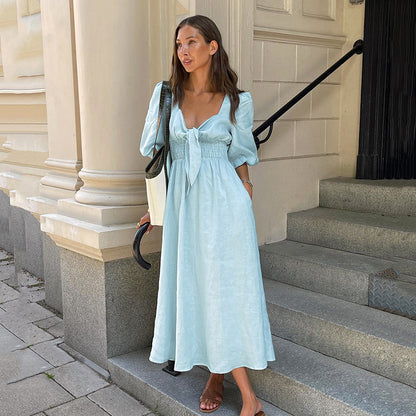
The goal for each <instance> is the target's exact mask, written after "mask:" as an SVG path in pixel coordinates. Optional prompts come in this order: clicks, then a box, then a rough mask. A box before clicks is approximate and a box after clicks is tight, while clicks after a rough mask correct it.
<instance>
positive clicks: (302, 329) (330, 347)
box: [263, 279, 416, 387]
mask: <svg viewBox="0 0 416 416" xmlns="http://www.w3.org/2000/svg"><path fill="white" fill-rule="evenodd" d="M263 284H264V291H265V294H266V301H267V310H268V314H269V319H270V325H271V329H272V333H273V334H274V335H276V336H279V337H282V338H285V339H287V340H290V341H293V342H296V343H297V344H300V345H303V346H305V347H307V348H310V349H313V350H315V351H319V352H321V353H323V354H325V355H328V356H331V357H335V358H337V359H339V360H342V361H345V362H347V363H350V364H353V365H355V366H357V367H360V368H363V369H366V370H368V371H371V372H373V373H376V374H380V375H382V376H385V377H388V378H390V379H392V380H396V381H399V382H402V383H405V384H408V385H410V386H413V387H416V321H414V320H411V319H408V318H405V317H402V316H397V315H393V314H390V313H387V312H383V311H380V310H377V309H372V308H369V307H367V306H363V305H357V304H354V303H351V302H347V301H344V300H341V299H335V298H333V297H330V296H326V295H323V294H320V293H315V292H311V291H309V290H305V289H301V288H297V287H294V286H290V285H287V284H284V283H280V282H276V281H274V280H270V279H263Z"/></svg>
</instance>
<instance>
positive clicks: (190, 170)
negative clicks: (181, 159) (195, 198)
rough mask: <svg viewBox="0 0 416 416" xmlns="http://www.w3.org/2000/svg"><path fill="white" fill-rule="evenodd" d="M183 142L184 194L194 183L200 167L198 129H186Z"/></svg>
mask: <svg viewBox="0 0 416 416" xmlns="http://www.w3.org/2000/svg"><path fill="white" fill-rule="evenodd" d="M187 136H188V137H187V140H186V144H185V172H186V178H187V184H186V195H188V193H189V191H190V189H191V186H192V185H193V184H194V182H195V180H196V178H197V176H198V172H199V168H200V167H201V145H200V144H199V130H198V129H196V128H195V127H194V128H192V129H189V130H188V134H187Z"/></svg>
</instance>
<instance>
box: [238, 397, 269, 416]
mask: <svg viewBox="0 0 416 416" xmlns="http://www.w3.org/2000/svg"><path fill="white" fill-rule="evenodd" d="M261 406H262V404H261V402H260V400H259V399H258V398H257V397H256V396H255V395H254V396H250V397H247V398H246V399H244V398H243V408H242V409H241V413H240V416H255V415H257V414H258V413H259V412H260V411H261ZM260 415H264V413H262V412H261V413H260Z"/></svg>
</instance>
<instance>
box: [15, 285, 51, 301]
mask: <svg viewBox="0 0 416 416" xmlns="http://www.w3.org/2000/svg"><path fill="white" fill-rule="evenodd" d="M19 292H20V296H21V297H22V298H24V299H27V300H28V301H29V302H39V301H40V300H44V299H45V289H44V288H40V287H21V288H20V290H19Z"/></svg>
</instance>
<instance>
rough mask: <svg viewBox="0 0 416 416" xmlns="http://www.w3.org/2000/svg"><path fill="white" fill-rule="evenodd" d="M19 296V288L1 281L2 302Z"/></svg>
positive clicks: (0, 299) (0, 298)
mask: <svg viewBox="0 0 416 416" xmlns="http://www.w3.org/2000/svg"><path fill="white" fill-rule="evenodd" d="M19 296H20V294H19V292H18V291H17V290H14V289H13V288H11V287H10V286H8V285H6V283H3V282H0V303H4V302H9V301H11V300H15V299H18V298H19Z"/></svg>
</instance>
